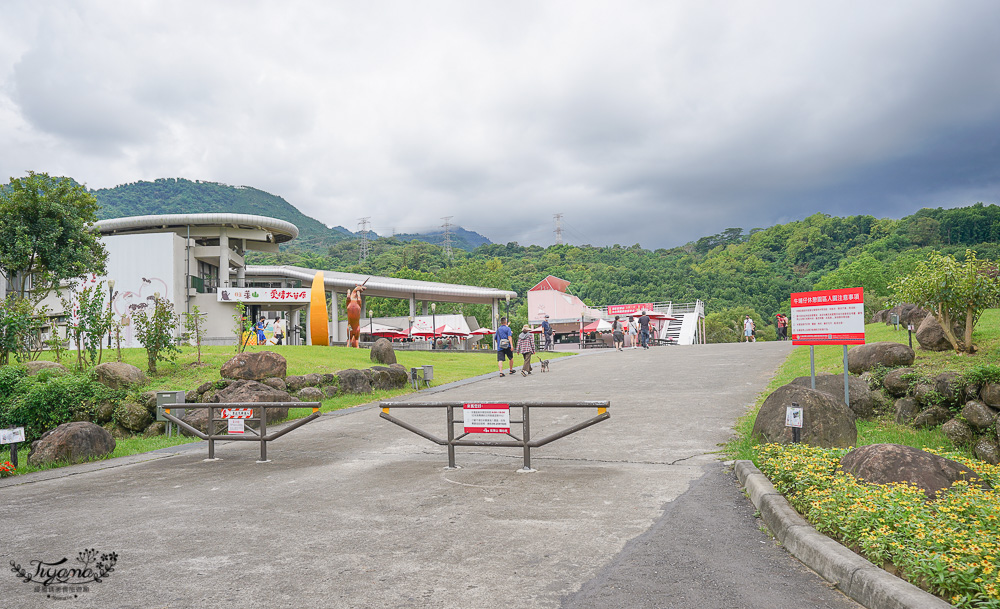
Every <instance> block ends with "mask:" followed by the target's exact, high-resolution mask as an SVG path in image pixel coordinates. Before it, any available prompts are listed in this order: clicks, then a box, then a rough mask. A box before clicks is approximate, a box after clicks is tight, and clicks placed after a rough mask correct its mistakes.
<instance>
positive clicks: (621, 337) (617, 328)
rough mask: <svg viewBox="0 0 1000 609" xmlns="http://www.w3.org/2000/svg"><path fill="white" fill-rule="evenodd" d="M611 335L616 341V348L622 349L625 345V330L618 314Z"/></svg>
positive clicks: (612, 325)
mask: <svg viewBox="0 0 1000 609" xmlns="http://www.w3.org/2000/svg"><path fill="white" fill-rule="evenodd" d="M611 337H612V338H613V339H614V341H615V349H618V350H619V351H621V350H622V347H624V346H625V332H624V331H623V328H622V322H621V321H620V318H619V317H618V316H617V315H615V321H614V323H612V324H611Z"/></svg>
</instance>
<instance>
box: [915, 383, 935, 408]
mask: <svg viewBox="0 0 1000 609" xmlns="http://www.w3.org/2000/svg"><path fill="white" fill-rule="evenodd" d="M911 393H912V394H913V399H915V400H917V403H918V404H920V405H921V406H922V407H924V408H927V407H928V406H936V405H937V404H938V401H939V400H940V394H938V392H937V387H935V386H934V385H933V384H932V383H917V384H916V385H914V386H913V389H912V390H911Z"/></svg>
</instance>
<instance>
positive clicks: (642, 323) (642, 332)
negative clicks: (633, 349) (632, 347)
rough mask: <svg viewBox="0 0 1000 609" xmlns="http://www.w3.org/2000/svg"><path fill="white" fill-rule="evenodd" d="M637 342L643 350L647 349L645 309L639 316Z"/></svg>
mask: <svg viewBox="0 0 1000 609" xmlns="http://www.w3.org/2000/svg"><path fill="white" fill-rule="evenodd" d="M639 341H640V342H641V343H642V348H643V349H649V315H646V310H645V309H643V311H642V315H640V316H639Z"/></svg>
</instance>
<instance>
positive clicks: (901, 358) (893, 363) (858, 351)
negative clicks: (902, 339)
mask: <svg viewBox="0 0 1000 609" xmlns="http://www.w3.org/2000/svg"><path fill="white" fill-rule="evenodd" d="M913 357H914V353H913V349H910V348H909V347H907V346H906V345H903V344H900V343H893V342H880V343H869V344H867V345H858V346H857V347H854V348H853V349H851V350H850V351H848V352H847V369H848V371H850V372H851V374H861V373H862V372H865V371H868V370H871V369H872V368H874V367H875V366H883V367H885V368H896V367H898V366H909V365H910V364H912V363H913Z"/></svg>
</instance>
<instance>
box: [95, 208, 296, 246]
mask: <svg viewBox="0 0 1000 609" xmlns="http://www.w3.org/2000/svg"><path fill="white" fill-rule="evenodd" d="M94 226H95V227H96V228H97V230H98V231H99V232H100V233H101V234H102V235H120V234H128V233H148V232H153V231H154V230H157V232H166V231H171V232H175V231H176V230H177V229H180V228H183V227H187V226H230V227H233V228H252V229H258V230H265V231H268V232H270V233H271V234H272V235H273V237H274V242H275V243H285V242H286V241H291V240H292V239H294V238H296V237H298V236H299V229H298V227H296V226H295V225H294V224H292V223H291V222H285V221H284V220H278V219H277V218H268V217H266V216H255V215H252V214H221V213H212V214H165V215H156V216H131V217H128V218H112V219H110V220H100V221H99V222H97V223H96V224H95V225H94Z"/></svg>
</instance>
